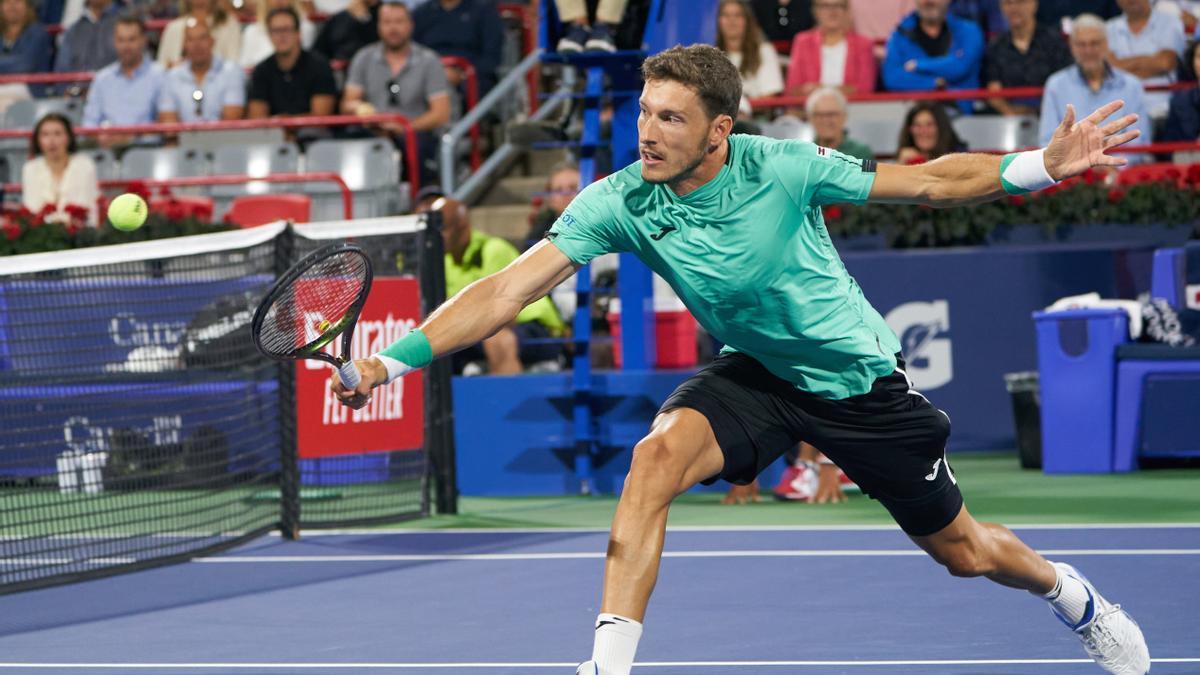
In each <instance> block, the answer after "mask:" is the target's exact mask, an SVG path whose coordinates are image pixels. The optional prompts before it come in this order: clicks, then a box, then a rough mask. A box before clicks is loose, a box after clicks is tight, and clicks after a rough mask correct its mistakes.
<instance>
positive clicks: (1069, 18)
mask: <svg viewBox="0 0 1200 675" xmlns="http://www.w3.org/2000/svg"><path fill="white" fill-rule="evenodd" d="M1120 13H1121V8H1120V7H1117V0H1039V2H1038V12H1037V20H1038V23H1042V24H1045V25H1046V27H1047V28H1049V29H1051V30H1057V31H1062V32H1063V33H1070V32H1071V31H1070V29H1069V28H1068V26H1069V25H1070V24H1071V23H1072V22H1073V21H1074V19H1075V17H1077V16H1079V15H1080V14H1094V15H1096V16H1099V17H1100V18H1102V19H1111V18H1113V17H1114V16H1116V15H1118V14H1120Z"/></svg>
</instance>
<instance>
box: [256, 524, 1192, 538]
mask: <svg viewBox="0 0 1200 675" xmlns="http://www.w3.org/2000/svg"><path fill="white" fill-rule="evenodd" d="M1006 527H1008V528H1009V529H1012V530H1173V529H1200V523H1087V524H1071V523H1029V524H1007V523H1006ZM892 531H895V532H900V531H901V530H900V528H899V527H898V526H896V525H894V524H893V525H678V526H670V525H668V526H667V532H892ZM608 532H609V528H607V527H494V528H493V527H444V528H438V529H421V528H416V527H407V528H386V529H367V528H346V529H333V530H302V531H301V538H306V537H347V536H362V535H376V536H379V535H391V534H552V533H557V534H608ZM271 536H273V537H279V536H281V535H280V533H279V532H278V531H272V532H271Z"/></svg>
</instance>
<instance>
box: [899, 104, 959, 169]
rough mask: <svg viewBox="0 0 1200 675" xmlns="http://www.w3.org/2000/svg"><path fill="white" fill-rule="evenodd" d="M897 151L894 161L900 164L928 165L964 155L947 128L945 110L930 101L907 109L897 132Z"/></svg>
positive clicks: (956, 138) (953, 135) (950, 129)
mask: <svg viewBox="0 0 1200 675" xmlns="http://www.w3.org/2000/svg"><path fill="white" fill-rule="evenodd" d="M897 147H899V148H900V152H899V154H897V156H896V161H898V162H900V163H901V164H919V163H921V162H930V161H933V160H935V159H937V158H938V157H941V156H942V155H948V154H950V153H952V152H963V151H965V150H966V149H967V144H966V143H963V142H962V139H961V138H959V137H958V134H957V133H955V131H954V126H953V125H952V124H950V116H949V115H947V114H946V108H945V107H944V106H941V105H939V104H937V103H934V102H932V101H921V102H919V103H917V104H915V105H914V106H913V107H912V108H909V110H908V114H907V115H905V116H904V127H903V128H902V129H901V130H900V142H899V143H898V144H897Z"/></svg>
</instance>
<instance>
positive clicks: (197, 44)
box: [158, 18, 246, 122]
mask: <svg viewBox="0 0 1200 675" xmlns="http://www.w3.org/2000/svg"><path fill="white" fill-rule="evenodd" d="M214 42H215V41H214V39H213V36H212V32H211V31H210V29H209V27H208V22H207V21H201V20H198V19H194V18H192V19H189V20H188V25H187V28H186V29H185V30H184V38H183V55H184V56H185V57H186V60H185V61H184V62H183V63H180V64H179V65H177V66H175V67H174V68H172V69H171V70H170V71H168V72H167V76H166V78H164V80H163V87H162V94H161V95H160V96H159V98H158V120H159V121H160V122H216V121H218V120H236V119H241V117H242V112H243V110H244V108H245V106H246V78H245V76H244V75H243V74H242V69H241V68H240V67H238V65H237V64H236V63H234V62H233V61H227V60H225V59H223V58H221V57H220V56H217V55H216V54H214V53H213V45H214Z"/></svg>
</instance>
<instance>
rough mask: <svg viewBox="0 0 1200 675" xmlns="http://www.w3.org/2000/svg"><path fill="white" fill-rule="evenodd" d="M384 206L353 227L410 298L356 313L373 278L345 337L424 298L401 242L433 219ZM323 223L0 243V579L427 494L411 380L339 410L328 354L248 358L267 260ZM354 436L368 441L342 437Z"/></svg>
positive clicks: (169, 556) (399, 327) (198, 546)
mask: <svg viewBox="0 0 1200 675" xmlns="http://www.w3.org/2000/svg"><path fill="white" fill-rule="evenodd" d="M368 222H369V221H368ZM356 225H357V223H345V224H342V227H343V229H345V228H351V229H349V230H347V232H348V233H352V231H353V229H352V228H354V227H355V226H356ZM401 225H403V226H402V227H398V226H397V225H396V224H395V223H392V224H391V225H390V231H389V224H387V223H376V225H375V226H374V227H373V228H372V229H371V235H370V236H367V237H361V238H356V241H358V242H359V243H360V244H361V245H363V246H364V247H368V248H370V249H371V250H372V255H373V256H376V257H377V258H378V259H377V260H375V261H374V262H375V263H376V269H377V270H379V272H378V273H377V276H383V277H385V278H387V279H389V280H390V281H389V282H385V283H384V284H383V285H382V286H383V287H384V289H385V290H390V291H393V295H394V292H395V291H396V289H397V288H399V289H400V290H402V291H405V292H409V291H411V293H410V295H412V296H413V297H408V296H405V297H406V298H407V300H406V301H407V302H410V303H413V304H414V305H415V306H414V307H411V308H409V309H408V310H407V311H406V312H399V313H394V314H396V317H397V320H396V321H394V322H393V323H394V325H391V326H386V330H382V331H374V332H371V331H370V329H371V328H376V327H378V326H379V325H383V324H386V320H387V319H386V316H387V314H386V310H387V308H386V302H387V301H388V300H389V299H392V298H391V296H388V295H387V294H386V293H384V294H383V295H381V303H382V304H380V305H379V307H377V308H375V310H374V311H376V312H379V311H383V312H384V318H383V319H378V318H371V317H367V316H366V312H364V318H366V319H367V321H366V323H365V324H364V328H366V329H367V330H364V331H362V332H363V333H364V335H363V338H362V340H359V338H358V331H356V342H361V344H359V345H357V346H358V347H360V348H361V349H359V352H360V353H362V350H364V349H368V348H370V349H372V350H373V349H374V348H375V347H376V346H377V345H376V343H378V342H379V341H380V340H385V339H389V338H394V337H397V336H398V335H399V334H402V332H403V330H406V329H407V328H410V327H411V326H412V325H415V323H414V322H415V321H418V320H419V318H420V317H421V316H423V315H424V313H425V312H426V311H427V310H428V304H429V301H428V300H426V299H425V298H423V297H421V296H420V293H421V292H422V291H424V290H426V287H428V283H427V282H425V283H422V279H421V274H422V272H423V270H424V268H429V267H436V268H437V269H438V270H439V271H440V268H441V264H440V257H439V258H436V259H437V260H438V265H436V266H428V265H422V264H421V261H422V260H423V257H422V256H423V255H426V254H428V251H425V250H423V249H424V247H425V245H426V243H427V242H428V241H431V240H437V241H436V244H437V245H438V246H439V248H438V254H439V256H440V236H439V235H437V234H436V232H435V235H434V237H432V238H430V237H426V236H425V228H424V227H423V226H422V225H421V224H420V223H418V222H417V221H416V220H415V219H410V220H409V221H408V222H403V223H401ZM322 228H324V229H322ZM305 231H306V232H307V235H312V236H314V237H324V238H325V241H319V240H314V239H310V238H309V237H308V236H306V233H305ZM341 236H343V235H340V234H334V230H332V229H331V228H329V227H327V226H318V225H313V226H301V227H299V228H297V229H296V230H292V229H285V228H283V227H282V226H267V227H265V228H256V229H255V230H246V231H241V232H231V233H222V234H216V235H204V236H201V237H188V238H181V239H178V240H167V241H159V242H146V243H139V244H130V245H125V246H118V247H104V248H96V249H88V250H78V251H69V252H62V253H55V254H43V255H40V256H14V257H8V258H0V593H5V592H13V591H18V590H25V589H29V588H36V587H39V586H45V585H51V584H56V583H63V582H68V581H74V580H79V579H84V578H90V577H95V576H103V575H106V574H112V573H116V572H122V571H128V570H133V569H138V568H142V567H148V566H152V565H158V564H163V563H168V562H174V561H182V560H187V559H190V558H192V557H194V556H197V555H203V554H206V553H209V552H212V551H215V550H220V549H223V548H227V547H229V546H233V545H235V544H237V543H240V542H242V541H245V540H247V539H249V538H252V537H255V536H258V535H261V534H263V533H265V532H267V531H269V530H271V529H274V528H282V529H283V530H284V532H285V534H291V533H293V532H294V531H295V529H296V527H297V523H302V524H303V525H304V526H344V525H351V524H357V523H368V522H383V521H394V520H398V519H403V518H409V517H415V516H420V515H422V514H425V513H427V512H428V510H429V506H428V505H429V496H428V492H429V490H428V485H429V484H430V482H431V481H430V480H429V479H428V478H427V476H428V475H430V472H429V470H428V467H429V466H430V461H429V458H430V452H431V449H433V448H434V446H435V444H436V443H440V442H442V441H444V440H447V438H448V437H447V436H446V434H445V433H442V432H438V433H430V430H429V429H428V428H426V424H425V419H424V415H425V414H426V412H427V411H428V410H429V408H430V405H431V401H429V400H426V399H428V394H427V393H426V394H425V396H419V395H415V394H414V393H413V392H412V391H409V392H407V394H408V396H407V397H406V398H405V399H404V401H403V402H401V401H398V400H397V397H396V396H387V395H384V396H382V399H383V400H381V401H378V402H373V405H374V404H375V403H378V404H379V405H374V408H373V409H368V410H367V411H366V412H364V413H362V414H361V415H359V417H357V418H356V417H355V416H354V415H350V414H347V411H346V410H345V409H342V408H341V406H340V405H327V403H328V402H327V401H318V400H316V399H314V396H315V397H318V398H319V397H320V396H321V395H322V392H321V390H320V381H323V380H324V379H325V378H327V377H328V374H329V373H330V372H332V371H331V370H330V369H329V368H328V366H319V369H314V368H309V367H308V366H306V365H305V364H303V363H302V364H299V365H296V364H291V363H288V364H277V363H274V362H270V361H267V360H265V359H264V358H263V357H262V356H260V355H259V354H258V353H257V352H256V351H255V349H254V346H253V343H252V341H251V339H250V327H249V326H250V319H251V317H252V315H253V312H254V309H255V307H256V306H257V303H258V301H259V299H260V298H261V297H262V296H263V295H264V294H265V292H266V290H267V288H268V287H269V286H270V284H271V283H272V281H273V280H274V278H275V277H276V275H277V274H279V273H280V272H281V271H282V270H283V269H285V268H286V266H287V265H288V264H290V262H291V261H293V260H294V259H295V258H296V256H298V255H301V254H302V253H303V252H305V251H306V250H308V249H309V248H310V247H313V246H317V245H320V244H323V243H328V240H329V239H336V238H337V237H341ZM386 260H390V261H391V266H390V267H387V266H385V265H384V264H383V263H384V262H385V261H386ZM398 263H403V264H398ZM390 286H395V287H390ZM372 293H373V295H374V293H375V291H374V290H373V291H372ZM380 308H382V310H381V309H380ZM400 313H403V314H404V316H403V318H402V320H401V318H400V317H399V314H400ZM381 321H382V322H383V323H382V324H381ZM365 353H370V352H369V351H368V352H365ZM318 365H319V364H318ZM423 377H424V378H425V379H424V383H423V387H425V388H427V389H432V390H434V391H437V390H438V389H439V388H440V387H441V386H443V384H445V385H446V386H448V378H447V382H446V383H441V382H435V380H436V379H437V376H436V375H434V374H433V373H430V372H426V373H423ZM407 379H408V378H406V380H407ZM410 389H411V387H410ZM387 393H389V392H381V394H387ZM418 393H422V392H418ZM445 399H446V401H445V403H444V405H448V404H449V402H448V395H447V396H446V397H445ZM402 403H403V404H402ZM306 405H307V406H308V407H307V408H306V407H305V406H306ZM414 410H415V411H416V412H415V413H414V412H412V411H414ZM403 414H408V415H409V418H410V419H408V420H399V421H397V420H391V421H393V422H396V423H395V424H392V425H391V426H387V425H384V426H379V422H381V421H382V420H385V418H387V419H390V418H394V417H396V416H397V415H400V416H403ZM443 414H444V415H445V416H446V417H445V419H446V420H447V421H448V419H449V417H448V411H443ZM413 415H416V416H417V417H418V419H417V420H415V422H414V420H413V419H411V418H412V417H413ZM389 416H390V417H389ZM400 422H403V423H404V425H403V426H401V425H400ZM380 429H382V431H378V430H380ZM397 430H399V431H397ZM346 439H348V440H349V442H339V440H346ZM364 439H367V440H369V442H368V443H366V447H368V449H369V450H370V451H369V452H362V453H358V454H343V453H344V452H346V451H347V446H352V447H356V446H355V444H356V443H358V444H360V445H361V444H362V443H364ZM434 454H435V455H437V456H441V455H444V454H446V451H445V449H444V448H441V447H438V448H437V449H436V451H435V452H434ZM451 466H452V462H451ZM451 492H452V491H451ZM451 508H452V505H451Z"/></svg>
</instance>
